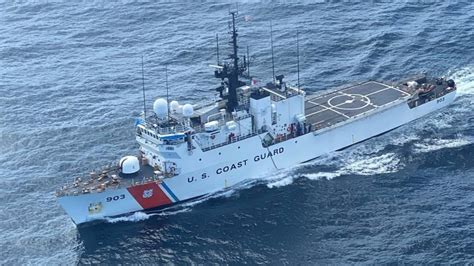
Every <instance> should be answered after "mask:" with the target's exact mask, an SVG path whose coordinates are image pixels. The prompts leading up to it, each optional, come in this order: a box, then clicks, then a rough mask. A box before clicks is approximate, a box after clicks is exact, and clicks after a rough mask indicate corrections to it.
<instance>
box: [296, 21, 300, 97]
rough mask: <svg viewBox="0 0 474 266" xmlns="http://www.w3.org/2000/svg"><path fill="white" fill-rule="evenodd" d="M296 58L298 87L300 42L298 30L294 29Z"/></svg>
mask: <svg viewBox="0 0 474 266" xmlns="http://www.w3.org/2000/svg"><path fill="white" fill-rule="evenodd" d="M296 59H297V66H298V70H297V72H298V86H297V87H298V89H299V88H300V42H299V32H298V30H297V31H296Z"/></svg>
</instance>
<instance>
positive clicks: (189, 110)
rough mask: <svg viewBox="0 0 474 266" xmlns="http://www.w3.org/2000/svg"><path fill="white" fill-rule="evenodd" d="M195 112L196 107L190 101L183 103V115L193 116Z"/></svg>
mask: <svg viewBox="0 0 474 266" xmlns="http://www.w3.org/2000/svg"><path fill="white" fill-rule="evenodd" d="M193 114H194V108H193V106H192V105H190V104H189V103H187V104H185V105H183V116H184V117H191V116H192V115H193Z"/></svg>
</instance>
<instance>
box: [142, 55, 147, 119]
mask: <svg viewBox="0 0 474 266" xmlns="http://www.w3.org/2000/svg"><path fill="white" fill-rule="evenodd" d="M144 72H145V71H144V70H143V55H142V91H143V114H144V118H145V119H144V120H145V121H146V100H145V73H144Z"/></svg>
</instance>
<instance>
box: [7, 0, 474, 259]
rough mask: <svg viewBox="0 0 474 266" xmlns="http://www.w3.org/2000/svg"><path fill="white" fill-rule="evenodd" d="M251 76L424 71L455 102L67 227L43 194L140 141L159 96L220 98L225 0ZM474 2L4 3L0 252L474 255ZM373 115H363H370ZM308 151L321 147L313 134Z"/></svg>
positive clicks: (339, 78) (326, 82) (316, 82)
mask: <svg viewBox="0 0 474 266" xmlns="http://www.w3.org/2000/svg"><path fill="white" fill-rule="evenodd" d="M236 9H238V13H239V16H238V18H237V23H238V29H239V37H240V48H241V51H242V52H245V49H246V47H247V46H249V51H250V54H251V61H252V63H251V75H253V76H255V77H256V78H257V79H258V80H261V81H262V82H266V81H269V80H271V76H272V68H271V48H270V21H271V22H272V25H273V38H274V61H275V71H276V74H284V75H285V76H286V79H287V80H288V81H289V82H293V83H295V82H296V79H297V78H296V77H297V59H296V58H297V57H296V55H297V54H296V32H297V31H298V32H299V40H300V59H301V60H300V61H301V62H300V65H301V72H300V75H301V84H302V86H303V87H304V89H305V90H306V91H307V92H308V93H312V92H318V91H321V90H325V89H328V88H332V87H336V86H340V85H343V84H344V83H348V82H356V81H363V80H365V79H378V80H389V81H391V80H397V79H400V78H404V77H406V76H408V75H412V74H416V73H421V72H428V73H430V74H433V75H440V76H446V77H451V78H454V79H455V81H456V82H457V84H458V94H459V96H458V98H457V99H456V101H455V103H454V104H452V105H451V106H449V107H448V108H445V109H443V110H440V111H439V112H437V113H433V114H431V115H429V116H427V117H424V118H422V119H419V120H417V121H415V122H412V123H410V124H407V125H405V126H403V127H401V128H399V129H397V130H395V131H392V132H390V133H388V134H385V135H383V136H380V137H377V138H374V139H371V140H369V141H366V142H364V143H362V144H358V145H356V146H353V147H350V148H348V149H346V150H343V151H340V152H334V153H331V154H328V155H326V156H323V157H321V158H318V159H316V160H314V161H312V162H309V163H305V164H302V165H295V166H294V167H293V168H291V169H286V170H282V171H280V172H276V173H273V174H271V175H267V176H264V177H263V178H262V179H261V180H259V181H255V182H251V183H246V184H244V185H241V186H238V187H235V188H234V189H232V190H229V191H226V192H222V193H217V194H216V195H211V196H209V197H207V198H204V199H200V200H197V201H192V202H188V203H186V204H184V205H181V206H177V207H175V208H172V209H169V210H166V211H164V212H155V213H136V214H134V215H129V216H125V217H120V218H115V219H109V220H106V221H102V222H99V223H96V224H93V225H88V226H85V227H81V228H79V229H77V228H76V227H75V226H74V225H73V223H72V221H71V220H70V219H69V218H68V216H67V215H66V214H65V212H64V211H63V210H62V209H61V207H60V206H59V204H58V203H57V201H56V199H55V196H54V192H55V190H56V189H57V188H59V187H60V186H61V185H62V184H63V183H64V182H66V181H68V180H71V179H72V177H74V176H77V175H79V174H81V173H87V172H88V171H90V170H91V169H94V168H98V167H100V166H102V165H104V164H108V163H109V162H110V161H112V160H117V159H119V158H120V157H122V156H123V155H128V154H135V153H136V149H137V145H136V144H135V140H134V119H135V117H136V116H138V115H139V113H140V112H141V111H142V109H143V108H142V106H143V102H142V94H141V86H142V80H141V56H143V57H144V69H145V71H144V75H145V87H146V90H147V98H148V103H147V105H148V107H150V109H151V102H152V101H153V100H154V99H155V98H156V97H158V96H163V95H165V85H164V84H165V74H164V73H165V72H164V68H165V65H168V72H169V86H170V98H172V99H176V100H179V101H180V102H181V103H186V102H190V103H200V102H205V101H212V100H214V99H215V98H216V95H217V92H216V91H215V90H214V88H215V87H217V86H218V85H219V80H217V79H214V78H213V72H212V69H210V68H209V67H208V65H209V64H214V63H215V61H216V55H215V34H216V33H219V34H220V35H219V39H220V43H221V47H220V48H221V49H220V50H221V58H223V57H225V54H226V53H227V52H228V50H229V49H228V37H229V36H228V34H227V32H228V22H229V10H236ZM473 105H474V3H473V2H472V1H434V0H420V1H410V0H408V1H379V0H371V1H281V2H273V1H263V2H260V1H243V2H239V3H238V7H237V5H236V4H235V2H234V1H232V2H230V1H229V2H206V1H182V2H174V1H165V2H158V1H150V2H148V1H120V0H119V1H102V0H100V1H69V2H67V1H61V0H60V1H54V0H53V1H49V0H44V1H43V0H38V1H28V0H27V1H5V0H3V1H0V206H1V212H0V247H1V248H0V264H2V265H17V264H33V265H36V264H41V265H56V264H91V263H93V264H96V263H100V264H119V263H120V264H178V265H182V264H272V265H280V264H290V265H295V264H303V265H311V264H359V263H363V264H405V263H406V264H455V263H459V264H466V263H468V264H469V263H474V114H473V110H474V107H473ZM369 126H370V125H369ZM312 148H314V149H317V147H312Z"/></svg>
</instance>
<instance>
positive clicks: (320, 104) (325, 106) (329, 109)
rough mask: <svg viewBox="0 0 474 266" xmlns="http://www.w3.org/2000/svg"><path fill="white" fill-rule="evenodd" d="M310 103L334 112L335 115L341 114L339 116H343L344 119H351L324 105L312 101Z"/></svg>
mask: <svg viewBox="0 0 474 266" xmlns="http://www.w3.org/2000/svg"><path fill="white" fill-rule="evenodd" d="M308 102H310V103H312V104H315V105H318V106H321V107H323V108H326V109H327V110H330V111H333V112H334V113H336V114H339V115H342V116H344V117H346V118H351V117H350V116H348V115H346V114H343V113H341V112H339V111H336V110H334V109H332V108H330V107H327V106H324V105H322V104H319V103H315V102H312V101H308Z"/></svg>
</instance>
